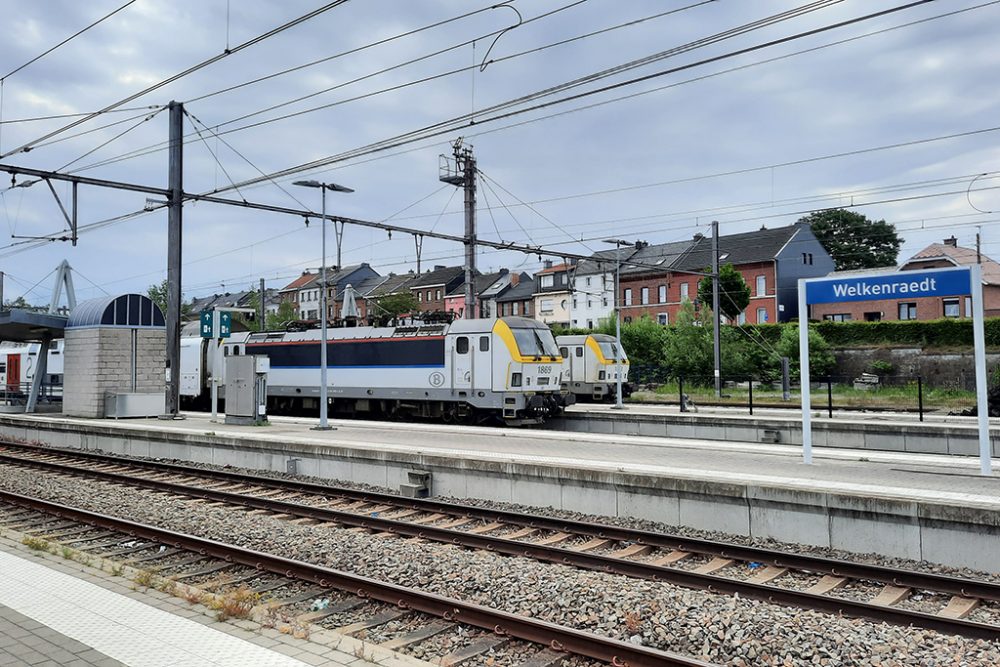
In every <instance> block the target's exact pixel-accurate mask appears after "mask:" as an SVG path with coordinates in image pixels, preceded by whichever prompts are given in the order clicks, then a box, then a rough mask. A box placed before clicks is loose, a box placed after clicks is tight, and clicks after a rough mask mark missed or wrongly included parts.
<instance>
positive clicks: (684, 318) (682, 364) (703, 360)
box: [625, 301, 715, 380]
mask: <svg viewBox="0 0 1000 667" xmlns="http://www.w3.org/2000/svg"><path fill="white" fill-rule="evenodd" d="M625 350H626V351H628V348H625ZM663 360H664V362H665V363H666V365H667V367H668V368H669V369H670V372H671V374H673V375H679V376H684V377H687V378H691V379H692V380H693V379H694V378H695V377H697V376H704V375H706V374H710V373H711V372H712V367H713V366H714V365H715V362H714V360H713V355H712V328H711V327H706V326H703V322H702V321H701V320H700V319H699V318H698V314H696V313H695V310H694V304H692V303H691V302H690V301H685V302H684V303H683V304H681V309H680V310H679V311H678V313H677V323H676V324H675V325H674V328H673V333H672V335H670V336H668V338H667V342H666V346H665V347H664V350H663Z"/></svg>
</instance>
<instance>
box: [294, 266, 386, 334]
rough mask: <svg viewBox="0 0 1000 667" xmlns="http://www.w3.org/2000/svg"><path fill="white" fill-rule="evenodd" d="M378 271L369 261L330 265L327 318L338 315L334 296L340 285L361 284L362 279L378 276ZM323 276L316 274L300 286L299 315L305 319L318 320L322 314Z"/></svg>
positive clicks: (327, 277) (327, 286) (327, 271)
mask: <svg viewBox="0 0 1000 667" xmlns="http://www.w3.org/2000/svg"><path fill="white" fill-rule="evenodd" d="M377 275H378V273H377V272H376V271H375V269H373V268H372V267H371V266H369V265H368V263H367V262H362V263H361V264H354V265H352V266H345V267H343V268H338V267H336V266H333V267H329V268H327V270H326V300H327V313H326V316H327V319H331V320H332V319H335V318H336V317H337V313H336V310H335V308H336V304H335V302H334V296H335V295H336V294H337V290H338V286H339V288H340V289H343V286H344V285H347V284H349V283H351V284H360V283H361V281H362V280H364V279H366V278H371V277H374V276H377ZM320 280H321V276H320V275H319V274H316V275H315V276H313V279H312V280H311V281H308V282H306V283H305V284H304V285H302V287H300V288H299V297H298V302H299V317H300V318H302V319H304V320H316V319H319V316H320V303H321V299H322V292H321V289H320V288H321V284H320Z"/></svg>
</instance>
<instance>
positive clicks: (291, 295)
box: [278, 270, 319, 319]
mask: <svg viewBox="0 0 1000 667" xmlns="http://www.w3.org/2000/svg"><path fill="white" fill-rule="evenodd" d="M316 277H317V273H315V272H312V271H308V270H306V271H303V272H302V275H301V276H299V277H298V278H296V279H295V280H293V281H292V282H290V283H288V284H287V285H285V286H284V287H282V288H281V289H280V290H278V298H279V300H280V302H281V303H290V304H292V305H293V306H294V307H295V312H296V313H298V316H299V317H300V318H302V319H306V317H305V315H304V314H303V312H302V311H303V306H305V305H306V304H304V303H300V302H299V297H300V295H299V291H300V290H301V289H303V288H304V287H306V286H307V285H309V284H310V283H312V281H314V280H316ZM315 313H316V317H319V306H318V305H316V306H315Z"/></svg>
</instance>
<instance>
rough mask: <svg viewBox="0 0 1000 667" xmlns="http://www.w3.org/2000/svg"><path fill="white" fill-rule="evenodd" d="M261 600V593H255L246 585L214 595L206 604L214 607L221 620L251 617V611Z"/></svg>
mask: <svg viewBox="0 0 1000 667" xmlns="http://www.w3.org/2000/svg"><path fill="white" fill-rule="evenodd" d="M258 602H260V593H255V592H253V591H252V590H250V589H249V588H248V587H246V586H240V587H239V588H235V589H233V590H231V591H229V592H227V593H222V594H219V595H216V596H214V597H213V598H212V599H211V600H209V601H208V602H207V603H206V604H207V605H208V608H209V609H213V610H214V611H215V612H216V613H215V616H216V618H217V619H218V620H220V621H225V620H227V619H230V618H249V617H250V612H251V610H253V608H254V607H256V606H257V603H258Z"/></svg>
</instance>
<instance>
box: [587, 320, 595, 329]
mask: <svg viewBox="0 0 1000 667" xmlns="http://www.w3.org/2000/svg"><path fill="white" fill-rule="evenodd" d="M587 328H588V329H593V328H594V320H587Z"/></svg>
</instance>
